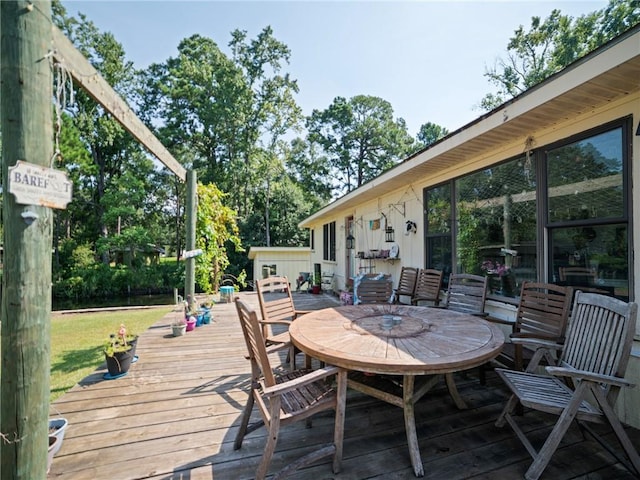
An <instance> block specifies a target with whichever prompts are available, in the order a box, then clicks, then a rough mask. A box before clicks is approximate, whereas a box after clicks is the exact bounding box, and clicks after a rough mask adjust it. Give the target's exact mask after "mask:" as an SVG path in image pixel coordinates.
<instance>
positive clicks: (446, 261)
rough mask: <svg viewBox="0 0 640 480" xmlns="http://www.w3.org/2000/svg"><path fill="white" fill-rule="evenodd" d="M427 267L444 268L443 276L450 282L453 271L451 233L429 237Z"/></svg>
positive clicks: (446, 281)
mask: <svg viewBox="0 0 640 480" xmlns="http://www.w3.org/2000/svg"><path fill="white" fill-rule="evenodd" d="M427 268H435V269H436V270H442V271H443V272H444V273H443V275H442V278H443V280H444V282H445V284H446V283H448V282H449V274H450V273H451V235H440V236H435V237H429V238H427Z"/></svg>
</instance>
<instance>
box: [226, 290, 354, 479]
mask: <svg viewBox="0 0 640 480" xmlns="http://www.w3.org/2000/svg"><path fill="white" fill-rule="evenodd" d="M236 309H237V311H238V316H239V317H240V324H241V325H242V332H243V334H244V338H245V341H246V344H247V351H248V352H249V359H250V360H251V392H249V398H248V399H247V404H246V405H245V408H244V411H243V412H242V419H241V421H240V429H239V430H238V433H237V435H236V439H235V443H234V449H235V450H238V449H239V448H240V447H242V441H243V440H244V437H245V435H247V434H248V433H250V432H252V431H254V430H256V429H257V428H259V427H261V426H263V425H265V426H266V427H267V428H268V430H269V432H268V433H267V443H266V445H265V447H264V452H263V454H262V460H261V461H260V465H259V466H258V469H257V471H256V479H257V480H262V479H264V478H265V476H266V474H267V472H268V470H269V464H270V463H271V457H272V456H273V453H274V451H275V448H276V443H277V441H278V436H279V434H280V427H281V426H285V425H287V424H290V423H293V422H296V421H298V420H303V419H309V418H310V417H311V416H312V415H314V414H316V413H318V412H322V411H325V410H335V423H334V431H333V443H332V444H330V445H327V446H324V447H322V448H320V449H319V450H317V451H314V452H311V453H309V454H307V455H305V456H304V457H302V458H300V459H298V460H296V461H295V462H293V463H292V464H290V465H288V466H286V467H285V468H284V469H282V470H280V472H278V473H277V474H276V475H275V476H274V477H273V478H274V479H275V478H284V477H286V476H287V475H290V474H291V473H292V472H294V471H295V470H297V469H299V468H301V467H303V466H305V465H308V464H310V463H313V462H315V461H317V460H319V459H321V458H323V457H326V456H330V455H333V472H334V473H338V472H339V471H340V466H341V462H342V443H343V437H344V415H345V398H346V389H347V375H346V371H345V370H341V369H339V368H337V367H333V366H325V367H324V368H321V369H318V370H308V369H300V370H293V371H288V372H286V373H282V374H277V373H275V372H274V371H273V369H272V368H271V365H270V363H269V356H268V355H269V353H270V351H269V350H268V349H267V347H265V339H264V338H263V336H262V325H261V324H260V322H259V321H258V316H257V315H256V312H255V310H253V309H251V308H250V307H249V306H248V305H247V304H246V303H244V302H243V301H242V300H240V299H236ZM273 348H281V346H280V345H274V346H272V349H273ZM333 375H335V376H336V377H337V389H334V388H332V387H331V382H327V381H326V380H327V378H328V377H330V376H333ZM254 404H257V405H258V407H259V410H260V414H261V416H262V421H260V422H257V423H255V424H252V425H249V419H250V418H251V412H252V410H253V406H254Z"/></svg>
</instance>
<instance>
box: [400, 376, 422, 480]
mask: <svg viewBox="0 0 640 480" xmlns="http://www.w3.org/2000/svg"><path fill="white" fill-rule="evenodd" d="M414 385H415V376H414V375H404V377H403V381H402V404H403V410H404V428H405V430H406V431H407V443H408V444H409V455H410V456H411V465H412V466H413V472H414V473H415V475H416V477H423V476H424V469H423V468H422V458H421V457H420V447H419V446H418V434H417V432H416V417H415V412H414V409H413V388H414Z"/></svg>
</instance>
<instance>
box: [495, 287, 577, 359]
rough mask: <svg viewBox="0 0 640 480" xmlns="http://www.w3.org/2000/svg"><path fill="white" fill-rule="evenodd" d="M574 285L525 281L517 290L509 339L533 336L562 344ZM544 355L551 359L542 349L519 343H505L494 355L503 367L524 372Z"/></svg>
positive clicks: (548, 353) (547, 352)
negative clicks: (517, 300)
mask: <svg viewBox="0 0 640 480" xmlns="http://www.w3.org/2000/svg"><path fill="white" fill-rule="evenodd" d="M572 299H573V288H571V287H561V286H558V285H555V284H552V283H536V282H530V281H525V282H523V283H522V288H521V290H520V302H519V304H518V310H517V312H516V323H515V325H514V326H513V333H511V335H510V337H511V339H514V338H536V339H540V340H548V341H551V342H554V343H559V344H562V343H564V335H565V332H566V329H567V321H568V319H569V312H570V310H571V301H572ZM534 353H536V354H537V355H538V356H544V357H545V359H546V361H547V364H548V365H554V362H555V360H554V358H553V357H552V356H551V355H550V352H549V351H548V350H545V349H539V350H535V349H531V348H528V347H527V346H526V345H523V344H521V343H513V342H512V343H505V345H504V347H503V348H502V353H501V354H500V355H499V356H498V357H497V358H496V360H495V361H496V362H497V363H501V364H502V365H503V366H507V367H509V368H513V369H514V370H520V371H523V370H524V369H525V367H526V366H527V365H528V364H529V362H531V361H532V360H533V361H535V362H536V364H538V363H539V362H540V360H541V358H537V357H536V358H535V359H534V358H533V357H534Z"/></svg>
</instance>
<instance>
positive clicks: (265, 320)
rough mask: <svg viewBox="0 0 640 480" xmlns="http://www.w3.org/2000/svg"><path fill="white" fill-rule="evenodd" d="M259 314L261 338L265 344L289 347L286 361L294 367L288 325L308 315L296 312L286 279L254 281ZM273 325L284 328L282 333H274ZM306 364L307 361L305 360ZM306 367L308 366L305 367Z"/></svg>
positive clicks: (271, 278) (294, 357)
mask: <svg viewBox="0 0 640 480" xmlns="http://www.w3.org/2000/svg"><path fill="white" fill-rule="evenodd" d="M256 291H257V292H258V302H259V303H260V313H261V314H262V320H261V321H260V324H261V325H262V336H263V337H264V339H265V344H266V345H267V346H269V345H282V344H284V345H287V346H288V347H289V355H288V361H289V362H290V363H291V368H292V369H295V367H296V360H295V359H296V350H295V347H294V346H293V343H291V338H290V337H289V325H291V322H293V321H294V320H295V319H296V318H297V317H298V316H299V315H304V314H305V313H308V311H307V310H296V307H295V305H294V303H293V297H292V295H291V287H290V285H289V280H288V279H287V277H268V278H263V279H260V280H258V281H256ZM274 325H280V326H281V328H282V326H284V327H286V329H285V330H284V331H280V332H277V333H275V332H274V331H273V326H274ZM307 363H308V360H307ZM307 366H308V365H307Z"/></svg>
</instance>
